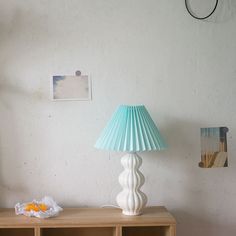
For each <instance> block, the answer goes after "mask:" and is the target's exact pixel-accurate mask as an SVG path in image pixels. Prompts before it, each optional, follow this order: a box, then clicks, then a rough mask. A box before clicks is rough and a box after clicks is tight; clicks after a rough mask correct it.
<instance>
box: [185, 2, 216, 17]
mask: <svg viewBox="0 0 236 236" xmlns="http://www.w3.org/2000/svg"><path fill="white" fill-rule="evenodd" d="M218 2H219V0H216V3H215V6H214V9H213V10H212V11H211V13H210V14H209V15H207V16H204V17H198V16H195V15H194V14H193V13H192V12H191V11H190V9H189V6H188V0H185V7H186V9H187V11H188V13H189V14H190V15H191V16H192V17H193V18H195V19H197V20H204V19H207V18H208V17H210V16H211V15H212V14H213V13H214V12H215V10H216V8H217V5H218Z"/></svg>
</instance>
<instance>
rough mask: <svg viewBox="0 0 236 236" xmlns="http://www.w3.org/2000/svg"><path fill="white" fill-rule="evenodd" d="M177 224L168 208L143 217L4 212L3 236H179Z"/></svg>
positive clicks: (91, 211) (115, 212)
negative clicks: (42, 216)
mask: <svg viewBox="0 0 236 236" xmlns="http://www.w3.org/2000/svg"><path fill="white" fill-rule="evenodd" d="M175 235H176V221H175V219H174V217H173V216H172V215H171V214H170V213H169V212H168V211H167V210H166V208H165V207H148V208H146V209H145V210H144V213H143V214H142V215H141V216H125V215H123V214H122V213H121V210H120V209H115V208H65V209H64V211H63V212H61V213H60V215H59V216H57V217H55V218H49V219H37V218H29V217H26V216H16V215H15V212H14V210H13V209H0V236H175Z"/></svg>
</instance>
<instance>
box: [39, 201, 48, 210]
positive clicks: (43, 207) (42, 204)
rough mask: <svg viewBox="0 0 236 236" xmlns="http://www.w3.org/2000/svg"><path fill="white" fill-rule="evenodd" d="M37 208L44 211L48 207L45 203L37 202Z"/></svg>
mask: <svg viewBox="0 0 236 236" xmlns="http://www.w3.org/2000/svg"><path fill="white" fill-rule="evenodd" d="M39 208H40V210H41V211H46V210H47V209H48V207H47V205H46V204H44V203H41V204H39Z"/></svg>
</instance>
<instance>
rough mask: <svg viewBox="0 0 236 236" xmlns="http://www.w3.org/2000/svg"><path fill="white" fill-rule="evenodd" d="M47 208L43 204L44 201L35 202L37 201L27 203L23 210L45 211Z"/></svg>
mask: <svg viewBox="0 0 236 236" xmlns="http://www.w3.org/2000/svg"><path fill="white" fill-rule="evenodd" d="M47 209H48V207H47V205H46V204H44V203H40V204H37V203H28V204H27V205H26V206H25V211H36V212H38V211H43V212H44V211H46V210H47Z"/></svg>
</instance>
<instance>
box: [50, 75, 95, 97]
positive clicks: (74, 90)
mask: <svg viewBox="0 0 236 236" xmlns="http://www.w3.org/2000/svg"><path fill="white" fill-rule="evenodd" d="M52 99H53V100H54V101H60V100H85V101H86V100H91V85H90V79H89V77H88V75H79V76H78V75H75V76H67V75H55V76H53V78H52Z"/></svg>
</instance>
